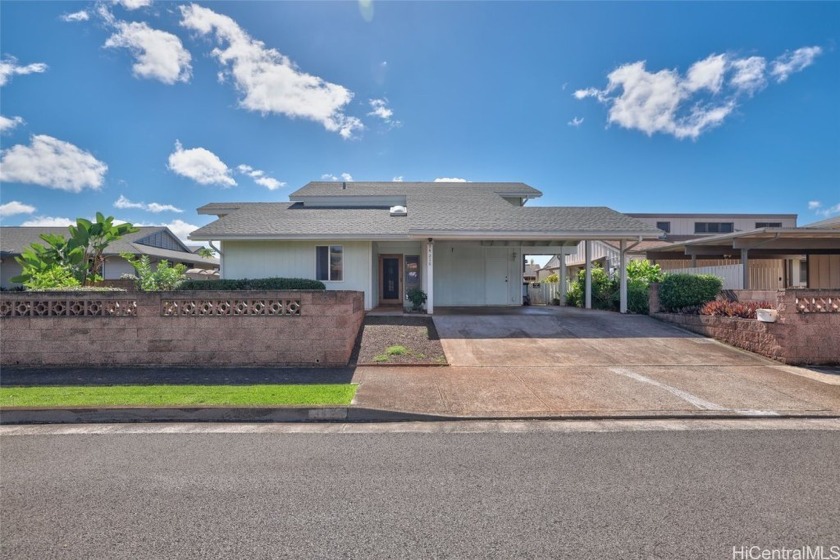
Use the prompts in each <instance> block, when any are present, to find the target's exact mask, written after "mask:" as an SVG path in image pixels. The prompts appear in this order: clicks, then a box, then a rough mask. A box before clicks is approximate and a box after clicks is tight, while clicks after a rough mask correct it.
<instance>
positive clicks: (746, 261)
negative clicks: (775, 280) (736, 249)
mask: <svg viewBox="0 0 840 560" xmlns="http://www.w3.org/2000/svg"><path fill="white" fill-rule="evenodd" d="M749 252H750V250H749V249H741V267H742V268H743V270H742V274H743V276H742V278H743V280H741V283H742V286H741V289H742V290H749V289H750V256H749Z"/></svg>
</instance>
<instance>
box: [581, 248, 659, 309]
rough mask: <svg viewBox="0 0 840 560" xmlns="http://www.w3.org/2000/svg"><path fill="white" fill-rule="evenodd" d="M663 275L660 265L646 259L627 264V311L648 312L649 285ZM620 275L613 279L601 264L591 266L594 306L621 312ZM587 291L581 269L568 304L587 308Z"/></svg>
mask: <svg viewBox="0 0 840 560" xmlns="http://www.w3.org/2000/svg"><path fill="white" fill-rule="evenodd" d="M662 276H663V273H662V270H661V269H660V268H659V265H657V264H651V263H649V262H648V261H646V260H631V261H630V262H628V263H627V311H629V312H630V313H647V312H648V285H649V283H650V282H658V281H660V280H661V279H662ZM619 284H620V282H619V278H618V274H617V273H616V274H614V275H613V276H612V277H610V276H609V275H608V274H607V272H606V271H605V270H604V269H603V268H601V267H600V266H598V265H595V266H593V267H592V307H593V309H606V310H609V311H618V309H619V307H620V302H621V293H620V289H621V287H620V285H619ZM585 289H586V271H584V270H581V271H580V273H578V276H577V278H575V279H574V280H573V281H572V282H571V284H570V285H569V291H568V292H567V294H566V303H567V304H568V305H572V306H575V307H583V306H584V297H585Z"/></svg>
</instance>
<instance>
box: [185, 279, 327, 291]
mask: <svg viewBox="0 0 840 560" xmlns="http://www.w3.org/2000/svg"><path fill="white" fill-rule="evenodd" d="M326 289H327V287H326V286H324V283H323V282H321V281H319V280H309V279H307V278H254V279H251V280H249V279H247V278H242V279H238V280H187V281H185V282H183V283H182V284H181V285H180V286H178V290H326Z"/></svg>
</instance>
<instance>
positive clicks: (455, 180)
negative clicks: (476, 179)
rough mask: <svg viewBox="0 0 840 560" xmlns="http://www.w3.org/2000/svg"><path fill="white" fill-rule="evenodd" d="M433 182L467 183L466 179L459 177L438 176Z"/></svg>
mask: <svg viewBox="0 0 840 560" xmlns="http://www.w3.org/2000/svg"><path fill="white" fill-rule="evenodd" d="M434 182H435V183H469V181H467V180H466V179H461V178H459V177H438V178H437V179H435V181H434Z"/></svg>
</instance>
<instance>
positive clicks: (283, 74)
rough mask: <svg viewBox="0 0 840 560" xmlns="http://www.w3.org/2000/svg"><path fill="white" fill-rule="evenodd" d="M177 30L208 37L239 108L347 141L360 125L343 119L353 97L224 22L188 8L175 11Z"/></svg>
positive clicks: (224, 18) (214, 15) (204, 11)
mask: <svg viewBox="0 0 840 560" xmlns="http://www.w3.org/2000/svg"><path fill="white" fill-rule="evenodd" d="M180 10H181V16H182V19H181V25H182V26H183V27H186V28H187V29H190V30H192V31H195V32H197V33H199V34H200V35H203V36H206V35H210V34H214V35H215V38H216V40H217V42H218V43H219V44H220V45H223V46H224V47H225V48H223V47H222V46H219V47H217V48H215V49H213V51H212V55H213V56H214V57H216V59H217V60H218V61H219V63H220V64H221V65H222V66H223V68H224V70H225V71H226V72H229V74H230V75H231V77H232V79H233V82H234V84H235V85H236V88H237V90H239V92H240V93H241V94H242V97H241V99H240V101H239V104H240V106H242V107H243V108H244V109H246V110H249V111H257V112H260V113H262V114H267V113H275V114H281V115H286V116H287V117H291V118H304V119H309V120H312V121H315V122H318V123H321V125H323V126H324V128H326V129H327V130H329V131H331V132H337V133H338V134H339V135H341V137H342V138H345V139H347V138H352V137H353V136H354V135H355V134H356V133H357V132H359V131H361V130H362V129H364V125H362V122H361V121H360V120H359V119H358V118H356V117H352V116H348V115H346V114H345V113H344V109H345V108H346V106H347V104H348V103H350V101H351V100H352V99H353V92H351V91H350V90H348V89H347V88H345V87H344V86H341V85H338V84H333V83H330V82H327V81H325V80H324V79H322V78H319V77H318V76H313V75H311V74H307V73H305V72H302V71H301V70H300V69H299V68H298V67H297V66H296V65H295V63H294V62H292V61H291V60H290V59H289V58H288V57H286V56H284V55H282V54H281V53H280V52H278V51H277V50H275V49H271V48H268V47H266V46H265V43H263V42H262V41H258V40H256V39H254V38H252V37H251V36H250V35H248V33H246V32H245V31H244V30H243V29H242V28H241V27H239V25H238V24H237V23H236V22H235V21H234V20H233V19H231V18H230V17H228V16H225V15H222V14H217V13H216V12H214V11H213V10H210V9H208V8H204V7H202V6H198V5H196V4H190V5H189V6H181V7H180Z"/></svg>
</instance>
